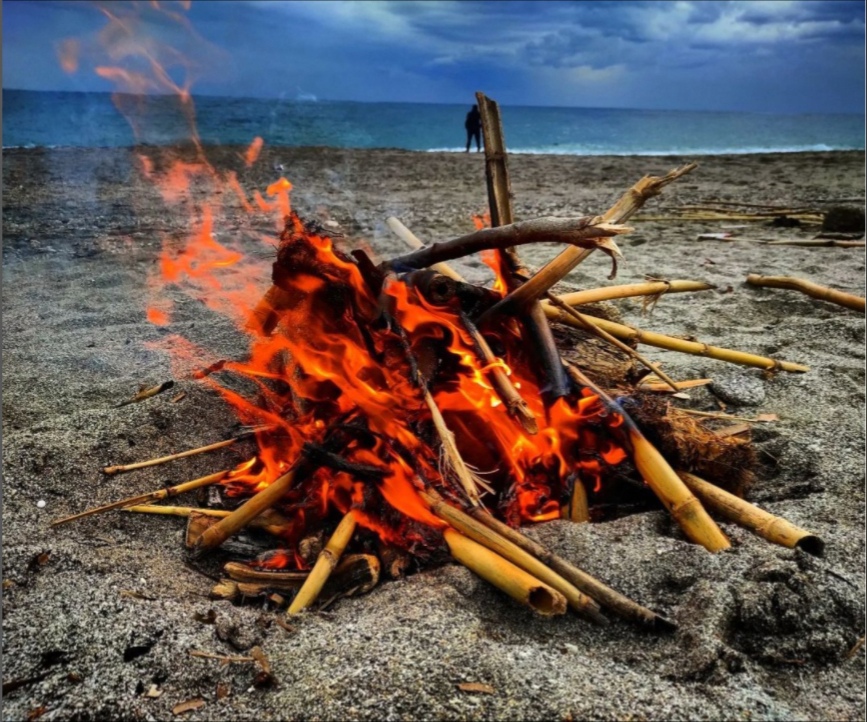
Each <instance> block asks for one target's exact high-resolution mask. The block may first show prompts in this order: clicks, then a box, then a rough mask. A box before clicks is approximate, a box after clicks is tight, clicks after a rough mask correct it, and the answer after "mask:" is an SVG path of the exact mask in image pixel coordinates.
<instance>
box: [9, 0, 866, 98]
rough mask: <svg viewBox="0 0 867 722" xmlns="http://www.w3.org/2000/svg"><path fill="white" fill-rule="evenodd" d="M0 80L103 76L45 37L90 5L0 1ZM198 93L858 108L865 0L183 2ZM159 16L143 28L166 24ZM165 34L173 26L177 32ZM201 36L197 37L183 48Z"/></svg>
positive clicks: (84, 16) (79, 32) (84, 28)
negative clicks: (0, 18) (205, 45)
mask: <svg viewBox="0 0 867 722" xmlns="http://www.w3.org/2000/svg"><path fill="white" fill-rule="evenodd" d="M3 11H4V38H3V59H4V70H5V71H6V72H5V73H4V87H38V88H50V87H58V88H69V87H77V88H82V87H94V88H100V89H105V88H106V84H105V82H104V81H100V80H99V79H95V78H93V76H92V75H91V76H88V75H87V74H86V73H85V72H84V71H82V72H80V73H78V75H77V76H73V77H67V76H65V75H64V74H63V73H62V71H60V69H59V67H58V63H57V59H56V57H55V55H54V52H53V48H54V47H55V46H56V45H57V43H59V42H60V41H61V40H62V39H63V38H64V37H67V36H75V37H84V36H86V35H88V34H90V35H93V34H94V33H95V32H96V31H97V29H98V28H99V27H100V25H101V24H102V23H104V18H103V17H102V16H101V14H100V13H98V12H96V11H94V10H93V9H92V7H91V6H90V4H89V3H81V2H39V3H35V2H16V1H8V0H7V2H4V3H3ZM185 15H186V16H188V17H189V20H190V22H191V25H192V26H193V27H194V28H195V30H196V31H197V32H198V33H199V34H200V35H201V36H202V37H204V38H206V39H207V40H208V41H210V42H211V43H213V45H214V46H216V47H219V48H221V49H222V50H223V51H225V52H224V53H223V55H222V56H218V55H216V54H214V55H212V56H209V57H208V60H207V62H202V63H200V65H201V66H202V67H201V68H200V70H202V71H204V74H203V75H202V77H200V78H199V79H198V80H197V84H196V86H195V88H196V90H197V91H198V92H203V93H209V94H226V95H260V96H271V97H279V96H284V97H294V96H295V95H297V94H299V93H312V94H315V95H317V96H319V97H322V98H336V99H350V100H410V101H426V102H465V101H466V100H467V99H468V98H471V97H472V93H473V91H475V90H477V89H485V90H486V91H488V92H490V93H491V94H492V95H494V94H496V95H497V97H498V98H499V99H500V100H501V101H502V102H506V103H510V104H516V103H527V104H563V105H571V104H580V105H595V106H615V107H660V108H661V107H669V108H686V109H690V108H695V109H701V108H707V109H735V110H758V111H781V112H802V111H812V110H826V111H846V112H863V106H864V69H863V68H864V3H863V2H860V1H857V0H855V1H848V0H818V1H813V2H805V1H795V2H786V1H785V0H771V1H765V2H761V1H759V0H755V1H750V2H721V1H711V0H702V1H699V2H657V1H650V0H646V1H645V0H640V1H635V0H616V1H607V0H602V1H590V0H584V1H581V2H563V1H558V2H539V1H537V0H534V1H533V2H525V1H522V0H516V1H513V2H479V1H476V0H469V1H463V2H442V1H440V2H430V1H428V2H402V1H398V2H395V1H392V2H387V3H375V2H358V1H357V0H354V1H352V2H327V3H323V2H274V1H272V0H267V1H264V2H262V1H260V2H255V1H247V2H241V1H231V2H209V1H206V0H200V1H197V2H193V4H192V8H191V10H190V11H189V13H185ZM170 25H171V23H170V22H169V21H167V19H166V18H165V17H162V18H159V17H157V18H155V20H154V21H153V24H152V25H151V26H149V29H150V30H151V31H152V32H154V33H155V34H157V35H160V34H162V35H163V36H164V37H169V35H170V32H169V31H170V29H171V30H172V32H174V31H176V30H177V28H173V29H172V28H170ZM172 37H173V38H174V37H175V36H172ZM191 47H195V46H191Z"/></svg>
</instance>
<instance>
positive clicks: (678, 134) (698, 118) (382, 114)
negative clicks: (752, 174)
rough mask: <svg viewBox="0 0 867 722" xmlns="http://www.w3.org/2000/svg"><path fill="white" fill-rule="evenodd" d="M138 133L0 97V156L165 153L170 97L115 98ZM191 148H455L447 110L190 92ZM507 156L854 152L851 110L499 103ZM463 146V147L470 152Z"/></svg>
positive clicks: (94, 117)
mask: <svg viewBox="0 0 867 722" xmlns="http://www.w3.org/2000/svg"><path fill="white" fill-rule="evenodd" d="M125 100H126V101H127V102H128V103H129V104H130V105H135V106H137V107H135V108H134V110H133V112H134V113H135V115H136V118H137V125H138V126H139V128H138V134H137V135H136V134H135V133H134V132H133V130H132V127H131V125H130V123H129V122H128V121H127V120H126V118H124V116H123V115H122V114H121V113H120V112H119V111H118V109H117V108H116V107H115V105H114V103H113V102H112V99H111V94H110V93H94V92H71V91H70V92H67V91H62V92H61V91H30V90H13V89H5V88H4V89H3V148H4V149H9V148H40V147H42V148H60V147H79V148H80V147H128V146H133V145H136V144H151V145H172V144H177V143H182V142H184V141H187V140H189V139H190V131H189V127H190V126H189V123H188V122H187V120H186V118H185V117H184V115H183V112H182V109H181V107H180V104H179V102H178V100H177V98H176V97H174V96H146V97H144V98H136V97H135V96H125ZM194 103H195V111H196V128H197V132H198V135H199V138H200V139H201V141H202V142H203V143H205V144H213V145H246V144H248V143H250V141H251V140H252V139H253V138H255V137H257V136H258V137H261V138H262V139H263V140H264V142H265V144H266V145H270V146H276V147H300V146H328V147H336V148H368V149H372V148H396V149H402V150H412V151H428V152H463V151H464V150H465V142H466V135H465V131H464V128H463V122H464V117H465V115H466V113H467V111H468V110H469V109H470V107H471V105H472V102H468V103H466V104H463V105H459V104H441V105H440V104H432V103H383V102H375V103H366V102H360V101H335V100H318V99H315V98H313V97H312V96H311V97H310V98H307V99H303V100H299V99H291V100H288V99H275V98H238V97H219V96H194ZM501 112H502V120H503V130H504V133H505V137H506V141H507V143H508V147H509V152H510V153H516V154H546V155H547V154H551V155H722V154H752V153H787V152H789V153H792V152H809V151H835V150H864V147H865V143H864V138H865V118H864V115H863V114H817V113H810V114H773V113H755V112H751V113H748V112H735V111H692V110H690V111H681V110H641V109H622V108H574V107H554V106H517V105H515V106H510V105H501ZM473 150H475V145H473Z"/></svg>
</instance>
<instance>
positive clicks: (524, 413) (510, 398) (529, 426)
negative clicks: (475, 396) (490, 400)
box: [460, 312, 539, 434]
mask: <svg viewBox="0 0 867 722" xmlns="http://www.w3.org/2000/svg"><path fill="white" fill-rule="evenodd" d="M460 317H461V321H462V322H463V324H464V328H466V330H467V333H469V334H470V337H471V338H472V339H473V343H474V344H475V346H476V353H477V354H478V355H479V356H480V357H481V359H482V361H484V363H485V373H486V374H487V375H488V377H489V378H490V380H491V385H492V386H493V387H494V390H495V391H496V392H497V396H499V397H500V400H501V401H502V402H503V404H504V405H505V406H506V409H508V412H509V416H512V417H514V418H516V419H517V420H518V422H519V423H520V424H521V426H523V427H524V431H526V432H527V433H528V434H537V433H538V432H539V423H538V421H537V420H536V415H535V414H534V413H533V412H532V411H531V410H530V407H529V405H528V404H527V402H526V401H524V399H523V398H522V397H521V394H520V393H518V389H516V388H515V385H514V384H513V383H512V380H511V379H510V378H509V376H508V374H507V373H506V372H505V371H504V370H503V366H502V361H500V359H498V358H497V357H496V356H495V355H494V352H493V351H492V350H491V347H490V346H489V345H488V342H487V341H486V340H485V337H484V336H483V335H482V333H481V332H480V331H479V329H478V328H476V325H475V324H474V323H473V322H472V321H471V320H470V317H469V316H467V315H466V314H465V313H463V312H461V314H460Z"/></svg>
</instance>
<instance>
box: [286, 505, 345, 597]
mask: <svg viewBox="0 0 867 722" xmlns="http://www.w3.org/2000/svg"><path fill="white" fill-rule="evenodd" d="M356 523H357V522H356V519H355V514H354V513H353V511H352V510H351V509H350V510H349V511H348V512H347V513H346V515H345V516H344V517H343V519H341V520H340V523H339V524H338V525H337V528H336V529H335V530H334V534H332V535H331V538H330V539H329V540H328V543H327V544H326V545H325V548H324V549H323V550H322V551H321V552H320V553H319V558H318V559H317V560H316V564H314V565H313V569H311V570H310V574H309V575H308V577H307V579H306V580H305V581H304V584H303V585H302V586H301V589H299V590H298V594H297V595H296V596H295V599H293V600H292V604H291V605H289V612H288V613H289V614H299V613H300V612H302V611H303V610H305V609H307V607H309V606H310V605H311V604H313V603H314V602H315V601H316V599H317V597H318V596H319V593H320V592H321V591H322V587H324V586H325V582H327V581H328V577H329V576H331V572H333V571H334V568H335V567H336V566H337V562H339V561H340V557H341V556H342V555H343V552H344V550H345V549H346V547H347V545H348V544H349V541H350V540H351V539H352V535H353V534H354V533H355V526H356Z"/></svg>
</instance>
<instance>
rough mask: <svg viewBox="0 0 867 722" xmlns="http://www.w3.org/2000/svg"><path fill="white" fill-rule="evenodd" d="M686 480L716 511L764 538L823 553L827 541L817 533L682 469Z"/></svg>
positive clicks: (819, 554) (775, 542) (810, 551)
mask: <svg viewBox="0 0 867 722" xmlns="http://www.w3.org/2000/svg"><path fill="white" fill-rule="evenodd" d="M678 476H680V478H681V479H683V482H684V483H685V484H686V485H687V486H688V487H689V488H690V489H692V491H693V492H695V494H696V496H698V497H699V498H700V499H701V500H702V501H703V502H704V503H705V504H706V505H707V506H708V508H710V509H711V510H712V511H715V512H716V513H717V514H719V515H720V516H722V517H724V518H725V519H728V520H729V521H733V522H734V523H735V524H738V525H739V526H742V527H744V528H745V529H749V530H750V531H751V532H754V533H755V534H757V535H758V536H760V537H762V539H767V540H768V541H769V542H773V543H774V544H780V545H781V546H784V547H789V548H790V549H791V548H795V547H797V548H798V549H803V550H804V551H805V552H808V553H809V554H813V555H815V556H822V553H823V552H824V550H825V542H824V541H823V540H822V538H821V537H820V536H818V535H817V534H814V533H813V532H810V531H807V530H806V529H801V528H800V527H798V526H795V525H794V524H792V523H791V522H790V521H787V520H786V519H783V518H782V517H779V516H774V515H773V514H770V513H768V512H766V511H764V510H763V509H759V508H758V507H757V506H755V505H753V504H750V503H749V502H748V501H744V500H743V499H741V498H739V497H737V496H735V495H734V494H731V493H729V492H727V491H725V490H724V489H720V488H719V487H718V486H715V485H714V484H711V483H709V482H707V481H705V480H704V479H700V478H699V477H697V476H695V475H694V474H689V473H687V472H684V471H681V472H678Z"/></svg>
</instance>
